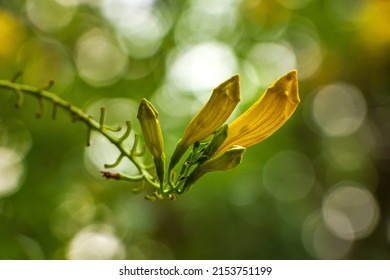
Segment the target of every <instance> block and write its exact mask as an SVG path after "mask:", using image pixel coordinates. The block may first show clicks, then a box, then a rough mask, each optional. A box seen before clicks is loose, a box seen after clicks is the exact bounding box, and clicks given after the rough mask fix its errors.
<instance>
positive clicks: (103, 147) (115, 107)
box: [84, 98, 140, 175]
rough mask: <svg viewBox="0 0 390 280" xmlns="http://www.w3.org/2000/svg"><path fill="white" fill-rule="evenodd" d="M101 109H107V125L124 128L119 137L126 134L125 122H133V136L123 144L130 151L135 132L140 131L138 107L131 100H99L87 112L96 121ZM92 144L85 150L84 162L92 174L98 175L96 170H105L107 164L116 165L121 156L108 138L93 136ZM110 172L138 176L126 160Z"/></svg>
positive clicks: (96, 134)
mask: <svg viewBox="0 0 390 280" xmlns="http://www.w3.org/2000/svg"><path fill="white" fill-rule="evenodd" d="M101 107H104V108H105V109H106V118H105V124H107V125H110V126H113V127H117V126H121V127H122V129H121V131H120V132H118V133H117V136H118V137H119V136H121V135H123V133H124V132H125V125H124V122H123V120H129V121H131V123H132V128H133V131H132V132H131V135H130V136H129V137H128V138H127V139H126V140H125V141H124V142H123V144H124V145H125V146H126V147H128V149H130V148H131V147H132V146H133V143H134V131H135V132H139V131H140V130H139V129H138V125H137V124H138V121H137V120H136V116H137V112H138V105H137V104H136V103H135V102H134V101H131V100H130V99H122V98H111V99H99V100H97V101H95V102H94V103H93V104H91V105H89V106H88V108H87V112H88V113H89V114H90V115H91V116H93V117H94V119H95V120H98V119H99V114H98V113H99V112H100V108H101ZM133 124H134V125H133ZM90 144H91V145H90V146H89V147H86V148H85V157H84V160H85V162H86V166H87V168H88V170H90V171H91V174H95V175H98V172H96V170H102V169H104V165H105V164H111V163H114V162H115V161H116V159H117V158H118V156H119V151H118V149H117V148H116V147H115V146H114V145H113V144H112V143H111V142H109V140H107V138H105V137H103V136H101V135H100V134H99V133H93V134H92V137H91V143H90ZM110 171H112V172H115V171H117V172H124V173H126V174H128V175H136V174H138V171H137V169H136V167H135V166H134V164H132V163H131V162H130V161H129V160H127V159H125V158H124V159H123V160H122V161H121V163H120V164H119V165H118V166H117V167H115V168H110Z"/></svg>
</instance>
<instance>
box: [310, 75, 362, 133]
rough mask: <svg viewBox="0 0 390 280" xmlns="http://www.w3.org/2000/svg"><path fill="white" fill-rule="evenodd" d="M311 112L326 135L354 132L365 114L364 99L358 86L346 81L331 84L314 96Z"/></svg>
mask: <svg viewBox="0 0 390 280" xmlns="http://www.w3.org/2000/svg"><path fill="white" fill-rule="evenodd" d="M312 114H313V118H314V120H315V122H316V125H317V126H318V128H319V129H320V130H321V132H322V133H323V134H324V135H326V136H332V137H338V136H346V135H349V134H352V133H354V132H355V131H356V130H358V129H359V127H360V126H361V124H362V123H363V121H364V119H365V116H366V101H365V99H364V97H363V95H362V93H361V92H360V90H359V89H358V88H356V87H355V86H353V85H350V84H346V83H337V84H331V85H328V86H325V87H323V88H322V89H320V90H319V91H318V92H317V93H316V94H315V96H314V101H313V105H312Z"/></svg>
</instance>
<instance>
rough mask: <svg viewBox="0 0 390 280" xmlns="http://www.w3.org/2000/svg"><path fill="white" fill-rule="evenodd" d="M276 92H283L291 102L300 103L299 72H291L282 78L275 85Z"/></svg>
mask: <svg viewBox="0 0 390 280" xmlns="http://www.w3.org/2000/svg"><path fill="white" fill-rule="evenodd" d="M273 87H275V90H277V91H279V90H283V93H284V94H285V95H286V96H288V98H289V99H290V101H291V102H292V103H294V104H298V103H300V99H299V92H298V71H297V70H296V69H294V70H291V71H290V72H288V73H287V74H286V75H284V76H282V77H280V78H279V79H278V80H276V81H275V82H274V83H273Z"/></svg>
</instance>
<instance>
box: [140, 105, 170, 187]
mask: <svg viewBox="0 0 390 280" xmlns="http://www.w3.org/2000/svg"><path fill="white" fill-rule="evenodd" d="M137 118H138V120H139V122H140V124H141V129H142V133H143V135H144V140H145V145H146V147H147V148H148V150H149V151H150V153H151V154H152V156H153V159H154V164H155V166H156V172H157V177H158V179H159V180H160V182H163V180H164V170H165V167H164V166H165V163H164V162H165V154H164V139H163V135H162V131H161V127H160V121H159V119H158V112H157V110H156V109H155V108H154V106H153V105H152V104H151V103H150V102H149V101H148V100H146V99H145V98H144V99H142V101H141V104H140V106H139V109H138V115H137Z"/></svg>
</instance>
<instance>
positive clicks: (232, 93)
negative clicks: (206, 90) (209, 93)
mask: <svg viewBox="0 0 390 280" xmlns="http://www.w3.org/2000/svg"><path fill="white" fill-rule="evenodd" d="M214 91H216V92H221V93H223V94H226V95H227V96H228V97H229V98H230V99H231V100H232V101H234V102H239V101H240V76H239V75H234V76H232V77H230V78H229V79H227V80H226V81H224V82H223V83H222V84H220V85H219V86H218V87H216V88H215V89H214Z"/></svg>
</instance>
